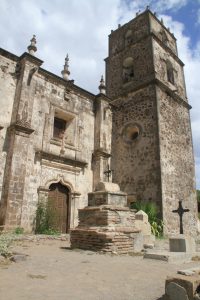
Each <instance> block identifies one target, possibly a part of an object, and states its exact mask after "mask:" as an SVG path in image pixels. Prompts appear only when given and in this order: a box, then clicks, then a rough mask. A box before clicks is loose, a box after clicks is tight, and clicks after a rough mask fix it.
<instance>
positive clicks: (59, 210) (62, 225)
mask: <svg viewBox="0 0 200 300" xmlns="http://www.w3.org/2000/svg"><path fill="white" fill-rule="evenodd" d="M49 189H50V191H49V197H48V211H49V223H50V227H52V228H53V229H55V230H56V231H59V232H62V233H66V232H68V230H69V224H70V223H69V222H70V203H69V202H70V201H69V190H68V188H67V187H65V186H64V185H62V184H61V183H60V182H59V183H53V184H51V185H50V187H49Z"/></svg>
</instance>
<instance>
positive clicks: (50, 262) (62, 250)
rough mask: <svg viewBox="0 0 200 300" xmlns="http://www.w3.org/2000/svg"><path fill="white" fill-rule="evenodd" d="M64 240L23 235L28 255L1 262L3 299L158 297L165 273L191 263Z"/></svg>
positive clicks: (18, 248) (128, 299) (23, 250)
mask: <svg viewBox="0 0 200 300" xmlns="http://www.w3.org/2000/svg"><path fill="white" fill-rule="evenodd" d="M67 247H69V242H67V241H61V240H40V241H23V242H22V241H20V242H17V243H16V245H15V246H14V250H15V251H18V252H20V253H25V254H28V257H27V260H26V261H21V262H17V263H14V262H12V263H10V264H9V265H1V266H0V300H46V299H47V300H61V299H62V300H63V299H67V300H68V299H70V300H71V299H72V300H86V299H87V300H90V299H91V300H156V299H159V297H161V296H162V295H163V293H164V285H165V279H166V277H167V276H168V275H173V274H175V273H176V271H177V270H178V269H180V268H187V267H190V266H194V265H195V264H197V263H195V262H194V263H190V264H184V265H183V264H182V265H180V264H169V263H166V262H162V261H156V260H150V259H143V257H142V256H128V255H127V256H125V255H124V256H115V255H108V254H107V255H103V254H97V253H93V252H90V251H81V250H73V251H72V250H70V249H68V248H67Z"/></svg>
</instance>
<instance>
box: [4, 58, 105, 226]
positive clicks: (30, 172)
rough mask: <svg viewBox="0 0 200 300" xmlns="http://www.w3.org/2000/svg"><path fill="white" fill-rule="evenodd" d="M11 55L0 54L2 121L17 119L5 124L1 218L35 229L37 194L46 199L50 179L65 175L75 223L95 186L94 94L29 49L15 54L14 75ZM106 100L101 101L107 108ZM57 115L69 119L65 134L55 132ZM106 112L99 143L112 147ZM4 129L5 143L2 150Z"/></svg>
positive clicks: (71, 224)
mask: <svg viewBox="0 0 200 300" xmlns="http://www.w3.org/2000/svg"><path fill="white" fill-rule="evenodd" d="M7 56H9V53H8V52H6V53H3V55H2V57H1V61H2V68H1V70H3V71H2V77H1V81H2V84H1V95H2V96H1V97H2V99H4V98H5V100H3V103H2V107H3V110H4V116H2V117H4V121H3V119H2V122H1V124H0V125H1V126H6V127H8V126H9V125H10V122H11V120H12V124H13V125H12V127H11V129H10V130H7V131H6V129H7V128H5V129H4V128H3V129H2V130H1V134H2V133H4V136H3V137H2V135H1V137H2V138H1V147H2V148H1V155H2V157H4V159H3V160H1V166H2V169H1V170H2V173H1V183H0V184H2V181H3V180H4V182H6V185H4V194H3V195H2V199H1V201H2V207H1V214H2V217H3V219H4V220H1V223H2V222H3V223H5V224H6V227H7V228H11V227H16V226H22V227H24V228H25V229H26V230H27V231H31V230H32V229H33V228H34V224H35V213H36V208H37V203H38V199H40V201H46V200H47V198H48V188H49V186H50V185H51V183H53V182H59V181H61V183H62V184H64V185H66V186H67V187H68V188H69V190H70V201H71V219H70V226H71V227H74V226H76V225H77V221H78V217H77V214H78V208H82V207H84V206H86V205H87V200H85V199H87V194H88V193H89V192H91V191H92V189H93V171H94V166H92V154H93V151H94V143H95V136H94V123H95V114H94V111H95V110H94V99H95V96H94V95H92V94H90V93H88V92H86V91H84V90H82V89H80V88H78V87H76V86H75V85H74V84H73V83H72V84H71V83H67V82H65V81H64V80H63V79H61V78H59V77H56V76H55V75H53V74H51V73H48V72H47V71H45V70H43V69H41V68H40V67H39V66H40V64H41V63H42V62H41V61H40V60H38V59H37V58H34V57H32V56H30V55H28V54H25V55H24V56H22V57H20V58H18V57H15V56H14V58H15V59H16V61H18V74H17V76H16V74H15V77H14V79H13V76H12V75H13V73H14V72H15V65H16V61H15V60H14V61H13V57H11V61H10V60H9V59H8V58H7ZM7 61H9V63H7ZM9 64H10V65H9ZM5 65H6V66H7V65H8V67H9V66H10V69H9V72H8V71H7V72H8V74H11V75H8V74H7V75H6V76H5V74H4V72H5V70H7V69H6V68H7V67H6V66H5ZM16 84H17V85H16ZM4 94H5V95H6V96H5V97H4ZM4 103H5V104H7V107H6V105H4ZM105 106H106V105H105V104H104V102H103V112H104V108H105ZM54 117H58V118H61V119H64V120H66V122H67V129H66V131H65V134H64V137H63V138H62V139H56V138H54V137H53V127H54ZM104 117H105V120H106V121H105V120H104V123H105V124H104V125H102V126H101V124H99V125H100V126H101V144H102V143H103V142H104V143H106V145H107V146H106V148H107V150H108V151H110V141H109V138H110V134H109V135H108V136H106V135H105V134H106V132H107V130H108V128H110V126H111V124H109V123H110V117H109V116H108V111H105V113H104ZM102 122H103V116H102ZM104 127H105V128H104ZM5 134H7V136H8V137H7V140H6V143H7V148H6V150H5V152H2V151H3V147H5V142H4V139H5ZM3 142H4V145H3ZM6 153H8V156H7V162H6V164H5V157H6ZM5 166H6V167H5Z"/></svg>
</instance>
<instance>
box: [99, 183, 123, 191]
mask: <svg viewBox="0 0 200 300" xmlns="http://www.w3.org/2000/svg"><path fill="white" fill-rule="evenodd" d="M95 191H104V192H111V193H113V192H120V187H119V185H118V184H116V183H113V182H99V183H98V184H97V186H96V188H95Z"/></svg>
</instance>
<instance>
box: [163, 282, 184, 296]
mask: <svg viewBox="0 0 200 300" xmlns="http://www.w3.org/2000/svg"><path fill="white" fill-rule="evenodd" d="M166 294H167V296H169V299H170V300H189V298H188V296H187V293H186V290H185V288H184V287H182V286H180V285H179V284H177V283H175V282H170V283H169V284H168V285H167V286H166Z"/></svg>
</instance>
